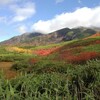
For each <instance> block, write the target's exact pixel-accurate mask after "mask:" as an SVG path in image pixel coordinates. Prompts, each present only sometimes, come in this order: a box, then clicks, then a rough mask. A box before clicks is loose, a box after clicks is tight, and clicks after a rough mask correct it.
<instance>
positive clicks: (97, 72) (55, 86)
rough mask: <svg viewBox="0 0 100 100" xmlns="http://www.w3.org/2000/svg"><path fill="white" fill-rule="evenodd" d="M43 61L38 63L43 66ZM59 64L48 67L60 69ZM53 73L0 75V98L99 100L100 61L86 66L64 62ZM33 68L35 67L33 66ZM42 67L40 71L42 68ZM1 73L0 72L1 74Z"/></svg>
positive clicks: (91, 62) (9, 99)
mask: <svg viewBox="0 0 100 100" xmlns="http://www.w3.org/2000/svg"><path fill="white" fill-rule="evenodd" d="M46 65H50V62H47V63H46V64H43V65H42V63H41V66H42V67H39V68H40V70H41V68H42V70H43V68H44V69H45V68H46ZM61 65H62V64H60V63H56V67H54V66H55V65H54V64H53V63H52V64H51V65H50V66H53V67H54V68H57V67H58V69H59V67H60V66H61ZM61 67H62V69H63V68H64V69H63V70H64V73H61V72H59V71H58V70H55V71H53V72H52V73H44V72H42V73H37V72H38V69H39V68H38V69H37V70H33V72H32V73H31V74H24V75H20V76H18V77H17V78H16V79H12V80H5V79H4V78H2V77H0V100H99V98H100V95H99V94H100V60H92V61H88V62H87V64H85V65H75V66H71V65H65V64H63V65H62V66H61ZM35 68H36V67H35ZM42 70H41V71H42ZM1 76H2V75H1Z"/></svg>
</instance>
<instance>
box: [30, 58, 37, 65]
mask: <svg viewBox="0 0 100 100" xmlns="http://www.w3.org/2000/svg"><path fill="white" fill-rule="evenodd" d="M37 61H38V60H37V59H34V58H31V59H29V63H30V64H35V63H36V62H37Z"/></svg>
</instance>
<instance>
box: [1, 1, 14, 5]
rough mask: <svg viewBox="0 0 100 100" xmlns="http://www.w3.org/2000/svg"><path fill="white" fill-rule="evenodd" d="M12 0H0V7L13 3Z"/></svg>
mask: <svg viewBox="0 0 100 100" xmlns="http://www.w3.org/2000/svg"><path fill="white" fill-rule="evenodd" d="M13 2H14V0H0V5H7V4H10V3H13Z"/></svg>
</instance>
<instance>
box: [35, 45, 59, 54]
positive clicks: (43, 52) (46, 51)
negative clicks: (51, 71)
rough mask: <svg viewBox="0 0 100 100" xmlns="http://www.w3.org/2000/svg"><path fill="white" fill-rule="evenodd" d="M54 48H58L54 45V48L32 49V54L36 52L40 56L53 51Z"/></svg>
mask: <svg viewBox="0 0 100 100" xmlns="http://www.w3.org/2000/svg"><path fill="white" fill-rule="evenodd" d="M56 49H58V48H57V47H55V48H49V49H39V50H34V51H33V54H37V55H40V56H47V55H49V54H51V53H52V52H53V51H55V50H56Z"/></svg>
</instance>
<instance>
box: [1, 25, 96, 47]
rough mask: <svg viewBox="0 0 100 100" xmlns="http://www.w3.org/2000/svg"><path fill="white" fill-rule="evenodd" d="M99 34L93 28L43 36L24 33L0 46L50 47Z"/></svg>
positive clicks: (41, 34) (36, 33) (68, 30)
mask: <svg viewBox="0 0 100 100" xmlns="http://www.w3.org/2000/svg"><path fill="white" fill-rule="evenodd" d="M95 33H97V31H96V30H95V29H93V28H85V27H79V28H73V29H69V28H63V29H59V30H57V31H54V32H51V33H48V34H43V33H39V32H31V33H24V34H22V35H20V36H15V37H12V38H11V39H8V40H6V41H3V42H0V45H19V46H23V45H29V46H39V45H48V44H54V43H60V42H62V41H70V40H74V39H81V38H86V37H88V36H91V35H93V34H95Z"/></svg>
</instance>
